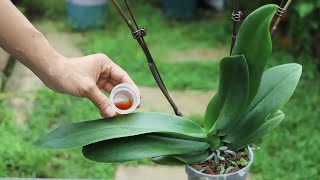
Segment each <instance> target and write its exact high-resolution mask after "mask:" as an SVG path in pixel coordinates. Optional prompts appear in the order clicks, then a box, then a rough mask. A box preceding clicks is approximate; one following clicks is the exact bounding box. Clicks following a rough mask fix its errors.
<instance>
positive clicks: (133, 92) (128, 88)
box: [110, 83, 140, 114]
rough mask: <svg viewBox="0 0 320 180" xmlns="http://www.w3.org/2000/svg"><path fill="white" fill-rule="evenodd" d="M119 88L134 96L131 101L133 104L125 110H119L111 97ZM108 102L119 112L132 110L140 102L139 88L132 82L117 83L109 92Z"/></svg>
mask: <svg viewBox="0 0 320 180" xmlns="http://www.w3.org/2000/svg"><path fill="white" fill-rule="evenodd" d="M120 90H126V91H128V92H129V93H130V94H131V95H132V96H133V98H134V102H133V105H132V106H131V107H130V108H129V109H127V110H121V109H119V108H118V107H117V106H116V105H115V104H114V102H113V97H114V95H115V94H116V93H117V92H118V91H120ZM110 104H111V107H112V108H113V109H114V110H115V111H116V112H117V113H119V114H129V113H131V112H133V111H134V110H135V109H136V108H137V107H138V105H139V104H140V92H139V90H138V89H137V88H136V87H134V86H133V85H132V84H129V83H121V84H118V85H117V86H115V87H114V88H113V89H112V91H111V93H110Z"/></svg>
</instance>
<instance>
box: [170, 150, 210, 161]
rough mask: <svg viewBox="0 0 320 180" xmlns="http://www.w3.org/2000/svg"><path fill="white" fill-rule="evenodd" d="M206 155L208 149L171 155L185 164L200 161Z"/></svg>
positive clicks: (207, 154) (204, 158)
mask: <svg viewBox="0 0 320 180" xmlns="http://www.w3.org/2000/svg"><path fill="white" fill-rule="evenodd" d="M208 156H209V151H202V152H195V153H190V154H181V155H173V157H174V158H176V159H178V160H180V161H182V162H184V163H185V164H193V163H199V162H201V161H204V160H206V159H207V157H208Z"/></svg>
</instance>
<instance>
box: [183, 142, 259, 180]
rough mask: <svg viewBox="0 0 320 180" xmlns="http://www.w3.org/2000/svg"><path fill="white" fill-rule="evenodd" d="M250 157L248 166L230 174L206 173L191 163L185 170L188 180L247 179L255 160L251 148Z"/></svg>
mask: <svg viewBox="0 0 320 180" xmlns="http://www.w3.org/2000/svg"><path fill="white" fill-rule="evenodd" d="M249 159H250V162H249V164H248V165H247V166H246V167H244V168H242V169H240V170H239V171H237V172H234V173H229V174H223V175H210V174H205V173H201V172H199V171H197V170H195V169H194V168H193V167H191V166H189V165H187V166H186V167H185V170H186V173H187V175H188V180H245V179H246V177H247V175H248V173H249V169H250V166H251V164H252V162H253V152H252V150H251V148H249Z"/></svg>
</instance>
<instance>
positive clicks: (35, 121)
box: [0, 90, 151, 179]
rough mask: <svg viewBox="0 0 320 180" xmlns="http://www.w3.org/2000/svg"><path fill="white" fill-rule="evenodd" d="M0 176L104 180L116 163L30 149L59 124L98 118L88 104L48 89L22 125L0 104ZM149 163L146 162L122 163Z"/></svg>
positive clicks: (77, 151) (78, 152)
mask: <svg viewBox="0 0 320 180" xmlns="http://www.w3.org/2000/svg"><path fill="white" fill-rule="evenodd" d="M0 114H1V117H0V121H1V122H2V123H1V124H0V137H1V146H0V154H1V156H0V162H1V163H0V177H24V178H32V177H33V178H35V177H40V178H41V177H47V178H96V179H98V178H105V179H111V178H113V176H114V173H115V168H116V167H117V165H118V164H99V163H93V162H91V161H88V160H86V159H85V158H84V157H83V156H82V154H81V149H74V150H67V151H51V150H46V149H40V148H38V147H35V146H33V142H35V141H36V140H37V139H38V138H39V137H41V136H43V135H44V134H45V133H48V132H49V131H51V130H52V129H53V128H56V127H57V126H59V125H61V124H66V123H71V122H72V121H80V120H84V119H95V118H98V117H99V116H98V115H99V113H98V112H97V110H96V108H95V107H94V106H93V105H92V104H91V103H90V102H89V101H88V100H84V99H80V98H74V97H69V96H65V95H61V94H57V93H55V92H52V91H49V90H43V91H40V92H39V93H38V94H37V99H36V106H35V109H34V111H33V112H32V113H31V114H30V115H29V117H28V120H27V122H26V123H25V124H17V123H16V121H15V118H14V116H13V112H12V110H11V109H10V108H8V106H7V103H6V102H5V101H4V100H2V101H0ZM136 164H151V163H150V162H149V161H148V160H141V161H135V162H130V163H125V165H128V166H131V165H136Z"/></svg>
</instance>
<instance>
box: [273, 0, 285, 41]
mask: <svg viewBox="0 0 320 180" xmlns="http://www.w3.org/2000/svg"><path fill="white" fill-rule="evenodd" d="M284 6H285V0H281V4H280V6H279V8H278V9H277V13H276V14H275V15H274V17H273V21H272V24H271V32H270V34H271V37H272V38H273V37H274V35H275V33H276V31H277V29H278V25H279V23H280V22H281V19H282V18H283V17H284V16H285V15H286V11H287V10H286V9H285V8H284Z"/></svg>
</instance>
